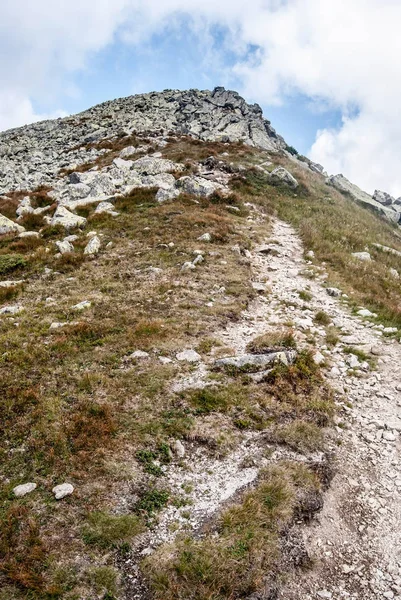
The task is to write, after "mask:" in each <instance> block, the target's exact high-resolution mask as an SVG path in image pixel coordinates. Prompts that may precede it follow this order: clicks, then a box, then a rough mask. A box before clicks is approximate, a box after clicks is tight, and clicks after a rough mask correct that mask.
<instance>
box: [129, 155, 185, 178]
mask: <svg viewBox="0 0 401 600" xmlns="http://www.w3.org/2000/svg"><path fill="white" fill-rule="evenodd" d="M132 168H133V170H134V171H137V172H138V173H140V174H141V175H159V174H160V173H171V172H174V171H183V170H184V166H183V165H181V164H179V163H174V162H173V161H172V160H167V159H165V158H155V157H153V156H144V157H142V158H138V160H135V161H134V162H133V163H132Z"/></svg>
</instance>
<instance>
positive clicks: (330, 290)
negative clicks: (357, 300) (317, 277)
mask: <svg viewBox="0 0 401 600" xmlns="http://www.w3.org/2000/svg"><path fill="white" fill-rule="evenodd" d="M326 292H327V293H328V295H329V296H333V297H334V298H338V297H339V296H341V294H342V292H341V290H339V289H338V288H334V287H329V288H326Z"/></svg>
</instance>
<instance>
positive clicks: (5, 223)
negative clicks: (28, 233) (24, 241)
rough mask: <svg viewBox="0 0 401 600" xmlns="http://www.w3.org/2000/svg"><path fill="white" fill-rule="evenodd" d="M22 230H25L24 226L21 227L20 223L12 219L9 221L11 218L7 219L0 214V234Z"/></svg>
mask: <svg viewBox="0 0 401 600" xmlns="http://www.w3.org/2000/svg"><path fill="white" fill-rule="evenodd" d="M22 231H25V227H22V225H18V224H17V223H14V221H11V219H7V217H4V216H3V215H0V235H3V234H4V233H13V232H15V233H21V232H22Z"/></svg>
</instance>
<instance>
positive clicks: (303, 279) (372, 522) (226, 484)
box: [124, 215, 401, 600]
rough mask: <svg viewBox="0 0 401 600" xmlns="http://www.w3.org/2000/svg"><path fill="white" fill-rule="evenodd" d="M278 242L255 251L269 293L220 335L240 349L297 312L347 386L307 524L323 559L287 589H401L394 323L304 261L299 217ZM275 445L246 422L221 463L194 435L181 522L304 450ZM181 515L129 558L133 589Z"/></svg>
mask: <svg viewBox="0 0 401 600" xmlns="http://www.w3.org/2000/svg"><path fill="white" fill-rule="evenodd" d="M253 216H254V218H256V219H257V218H259V217H258V216H257V215H256V216H255V215H253ZM267 242H268V244H267V245H263V246H262V247H261V248H259V249H256V251H255V252H253V253H252V254H251V256H250V258H251V261H252V265H253V272H254V282H255V283H258V284H263V285H265V286H266V287H267V288H270V291H271V293H270V294H269V297H268V298H266V297H265V296H264V295H260V296H259V297H258V298H257V299H256V300H254V301H253V303H252V304H251V305H250V306H249V307H248V309H247V311H246V312H244V314H243V318H242V320H241V321H240V322H239V323H236V324H233V325H231V326H229V327H228V328H227V329H225V330H223V331H221V332H218V333H217V336H218V337H222V338H223V339H224V340H225V342H226V343H227V345H228V346H229V347H231V348H233V349H234V350H235V352H236V353H237V354H240V353H242V352H243V351H244V349H245V346H246V344H247V343H248V341H249V340H250V339H251V338H253V337H255V335H258V334H261V333H263V332H265V331H266V327H267V328H269V327H276V326H277V324H278V323H280V324H282V323H291V324H292V326H293V327H294V330H295V332H296V337H297V340H298V342H299V344H300V345H301V346H302V345H304V344H306V343H309V344H310V343H311V338H313V339H314V342H315V346H316V348H318V349H319V350H318V352H317V353H316V360H319V361H323V359H324V364H325V371H326V374H327V377H328V378H329V380H330V382H331V384H332V386H333V387H334V388H335V389H336V390H337V392H338V404H339V409H340V412H339V416H338V417H336V424H337V427H336V430H337V432H336V435H334V434H333V435H331V441H330V442H329V448H328V449H329V450H333V451H335V452H336V456H337V461H336V463H337V465H336V473H337V474H336V475H335V477H334V480H333V482H332V485H331V487H330V489H329V491H328V492H326V494H325V504H324V509H323V511H322V512H321V513H320V514H319V515H318V518H317V519H315V520H314V521H312V523H311V524H310V525H309V526H300V527H301V534H302V536H303V538H304V543H305V546H306V549H307V551H308V553H309V555H310V557H311V558H312V559H313V561H314V566H313V568H312V569H311V570H309V571H307V572H305V573H303V572H301V573H299V572H297V573H295V574H290V575H288V576H286V580H285V581H284V582H283V586H282V589H281V591H280V592H279V596H278V597H279V598H280V599H283V600H284V599H286V600H296V599H297V600H301V598H302V600H306V599H314V598H316V599H318V598H333V599H340V598H358V599H362V598H363V599H376V598H397V597H401V595H399V594H401V577H400V576H401V557H400V556H399V550H397V549H398V548H399V547H400V545H399V538H400V530H399V527H398V523H399V519H400V507H401V501H400V491H401V471H400V465H399V459H398V453H399V432H400V431H401V420H400V419H399V418H398V411H399V406H401V386H399V385H398V378H399V371H400V367H399V365H400V364H401V363H400V360H399V359H400V356H401V347H400V345H399V343H398V342H396V341H394V340H392V339H389V338H386V337H385V335H383V331H382V329H383V326H380V325H373V324H372V323H370V322H369V321H366V320H363V319H361V318H359V317H356V316H353V315H352V314H351V311H350V309H349V308H348V307H347V298H346V297H344V295H341V294H340V295H339V297H333V296H330V295H329V294H328V292H327V288H326V287H325V282H326V274H325V272H324V269H320V271H319V272H318V274H317V276H316V277H313V276H312V275H311V273H312V266H311V263H310V262H308V261H305V259H304V257H303V247H302V245H301V242H300V240H299V238H298V237H297V235H296V233H295V231H294V230H293V229H292V228H291V227H290V226H289V225H287V224H285V223H283V222H281V221H278V220H275V221H274V223H273V230H272V234H271V239H269V240H267ZM315 273H316V270H315ZM300 292H301V294H302V292H306V293H307V294H308V297H309V295H310V297H311V299H310V300H308V301H307V302H305V301H303V300H301V299H300V296H299V293H300ZM320 311H324V312H325V313H327V315H329V316H330V319H331V321H332V325H333V326H335V327H336V329H337V331H338V334H339V343H338V344H337V345H335V346H334V347H330V346H329V345H327V344H326V341H325V336H326V335H327V329H326V328H325V327H324V326H322V325H318V324H316V322H315V321H314V316H315V315H316V314H317V313H319V312H320ZM266 323H267V325H266ZM350 349H351V350H352V349H354V350H355V352H356V353H357V354H358V353H359V358H358V357H357V356H356V355H355V354H353V353H352V352H351V353H349V352H350ZM361 351H362V352H363V353H364V354H366V356H370V357H372V358H373V359H374V361H375V363H376V365H375V366H373V363H372V362H371V361H370V364H371V365H372V366H373V369H371V366H369V365H368V364H367V362H366V361H365V360H363V354H362V353H361ZM361 356H362V358H361ZM206 373H207V365H200V366H199V368H198V369H197V370H196V372H195V373H194V374H192V376H191V378H190V379H189V380H187V381H186V382H185V381H182V380H180V381H178V382H177V384H176V385H178V386H179V387H180V388H182V387H185V384H187V385H188V386H189V387H193V386H194V385H196V384H199V385H204V384H205V377H206ZM397 387H398V388H399V391H398V390H397ZM265 450H266V440H265V439H264V438H263V432H253V433H249V434H247V435H246V436H245V438H244V440H243V441H242V442H241V444H240V446H239V447H237V449H236V450H235V452H234V453H233V454H231V455H229V456H227V457H225V458H224V459H220V460H219V459H216V460H215V461H214V462H213V464H212V463H210V459H209V460H208V458H207V456H206V455H205V456H204V455H203V451H202V449H201V448H199V447H198V448H197V449H196V451H195V454H193V453H192V450H191V448H190V447H189V446H187V448H186V459H185V461H184V463H183V464H181V465H175V466H173V467H171V468H169V470H168V473H166V475H167V478H168V482H169V485H170V486H171V487H172V488H173V489H174V488H175V487H176V488H177V489H179V487H180V486H182V483H183V482H184V483H186V484H188V485H190V487H191V490H192V491H191V498H192V502H193V504H192V507H191V511H190V512H191V516H190V517H189V520H188V517H187V519H182V518H181V523H180V527H179V528H180V529H182V528H188V527H189V528H190V529H191V528H194V529H196V528H198V527H199V526H200V525H201V523H202V522H203V521H205V520H206V519H207V518H209V517H210V516H211V515H213V513H215V511H216V510H218V508H219V507H220V506H221V505H222V503H224V501H226V500H227V499H230V498H232V497H233V496H234V494H235V493H236V492H237V491H238V490H240V489H243V488H244V487H246V486H247V485H249V484H250V483H251V482H252V481H253V480H255V479H256V477H257V473H258V469H259V468H260V467H261V466H263V465H264V464H267V462H271V461H275V460H278V459H282V458H283V457H292V458H295V459H296V458H297V456H296V455H295V454H294V453H293V454H292V455H291V452H289V451H288V450H284V449H278V450H277V449H276V450H275V452H274V453H273V454H272V455H271V456H270V457H269V458H268V459H267V458H266V453H265V452H264V451H265ZM299 459H300V456H299V455H298V460H299ZM301 460H302V459H301ZM314 460H319V456H318V455H316V456H314ZM244 465H245V466H244ZM177 519H178V521H179V520H180V511H179V509H176V508H174V507H169V508H168V509H167V510H166V511H165V512H164V513H163V514H162V515H161V518H160V522H159V525H158V527H157V528H156V530H154V531H153V532H152V533H150V534H146V538H143V539H142V540H141V544H140V547H139V548H138V555H137V556H136V558H135V559H132V558H131V559H129V560H127V562H126V564H125V565H124V570H125V572H126V581H127V582H128V589H127V592H128V596H127V597H129V598H131V599H133V598H143V597H144V595H143V594H144V593H145V592H144V590H143V589H142V588H141V586H140V584H139V581H138V579H137V574H138V570H137V564H138V559H140V557H142V556H144V555H147V554H149V553H151V552H152V551H153V549H154V548H155V547H157V546H158V545H159V544H160V543H161V542H165V541H171V540H172V539H173V538H174V536H175V535H176V531H175V532H174V533H173V532H172V530H171V528H170V527H169V525H170V524H171V523H172V522H173V521H174V522H175V523H176V522H177ZM258 597H259V596H258Z"/></svg>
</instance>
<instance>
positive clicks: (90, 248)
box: [84, 235, 101, 256]
mask: <svg viewBox="0 0 401 600" xmlns="http://www.w3.org/2000/svg"><path fill="white" fill-rule="evenodd" d="M100 246H101V243H100V239H99V238H98V236H97V235H94V236H93V237H92V238H91V240H90V241H89V242H88V244H87V245H86V246H85V249H84V254H86V255H89V256H93V255H95V254H98V253H99V250H100Z"/></svg>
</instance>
